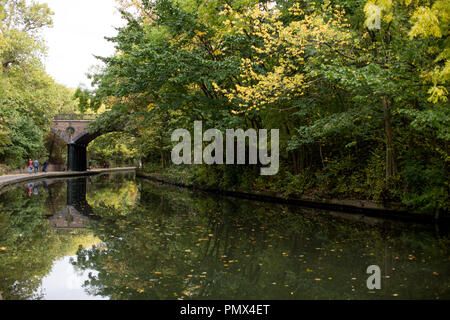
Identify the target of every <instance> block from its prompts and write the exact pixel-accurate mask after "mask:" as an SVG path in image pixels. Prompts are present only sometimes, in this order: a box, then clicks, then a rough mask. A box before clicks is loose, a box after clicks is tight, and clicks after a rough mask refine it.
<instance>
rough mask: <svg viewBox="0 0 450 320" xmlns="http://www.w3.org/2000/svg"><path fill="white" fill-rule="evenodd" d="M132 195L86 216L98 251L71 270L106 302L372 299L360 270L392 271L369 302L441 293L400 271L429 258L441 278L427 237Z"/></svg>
mask: <svg viewBox="0 0 450 320" xmlns="http://www.w3.org/2000/svg"><path fill="white" fill-rule="evenodd" d="M140 193H141V195H140V203H139V204H138V205H137V206H135V207H128V208H125V207H123V208H121V209H120V210H117V209H115V208H113V207H96V208H94V211H95V213H96V215H97V216H100V217H102V219H100V220H98V221H96V223H95V225H94V226H93V228H94V230H95V233H96V235H97V236H98V237H99V238H101V240H102V241H103V242H104V244H105V246H106V247H107V250H105V249H104V248H103V249H98V248H93V249H91V250H80V251H79V252H78V262H77V263H76V264H77V266H78V267H80V268H81V269H94V270H97V271H98V272H99V274H98V275H96V276H91V278H90V281H89V283H88V284H87V288H89V290H92V292H96V294H99V295H102V296H109V297H111V298H113V299H129V298H145V299H175V298H180V297H184V298H208V299H209V298H211V299H230V298H232V299H234V298H239V299H273V298H276V299H278V298H283V299H289V298H297V299H301V298H308V299H311V298H314V297H318V298H326V299H329V298H335V299H343V298H344V299H345V298H373V297H374V296H373V295H372V294H370V293H368V292H367V291H368V290H367V288H366V287H365V285H366V283H365V280H366V279H367V275H366V274H365V268H367V266H369V265H371V264H378V265H380V266H385V267H386V268H385V269H387V268H391V267H395V268H396V270H397V271H396V272H395V273H393V274H391V275H390V276H391V277H390V279H389V282H388V283H389V285H387V286H386V288H385V289H384V291H383V290H382V292H381V293H380V294H379V295H378V297H383V298H389V297H390V294H391V293H400V296H401V295H408V294H409V293H408V292H413V293H414V294H415V297H435V295H436V296H437V295H440V296H442V295H445V290H446V289H447V288H446V286H445V285H443V284H442V283H439V282H437V281H436V280H435V279H434V278H433V277H435V276H434V275H433V274H432V273H428V274H427V275H424V274H423V271H422V270H421V266H420V263H421V262H420V263H419V261H418V259H417V260H415V261H414V260H407V261H408V263H405V260H404V259H405V257H406V259H407V258H408V257H409V254H411V253H413V252H415V253H414V254H415V255H416V256H419V255H420V256H427V257H428V256H431V257H432V258H427V266H428V267H429V268H435V269H436V270H439V272H440V273H442V274H443V276H447V277H448V271H446V268H445V266H444V265H443V264H442V263H441V262H439V261H438V259H437V257H441V258H442V256H445V252H442V248H446V246H445V245H444V246H438V247H439V248H440V249H439V250H437V251H436V250H435V249H436V245H438V244H437V243H436V241H435V240H434V239H433V237H432V236H430V235H429V234H428V236H427V240H425V241H423V239H424V238H423V237H424V236H425V235H427V233H424V234H419V233H414V232H411V234H412V235H414V236H413V238H414V237H416V238H417V239H416V241H417V242H416V243H411V242H409V241H405V239H404V238H402V237H403V235H404V234H405V232H398V231H394V232H391V231H383V229H380V228H372V227H368V226H364V225H360V224H357V223H348V222H345V223H342V222H340V221H339V220H337V219H332V218H330V217H328V216H325V217H324V216H322V215H321V214H320V213H318V211H315V210H309V209H301V210H299V212H296V213H295V214H293V213H292V212H290V210H291V209H290V208H288V207H282V206H273V205H265V204H264V205H263V204H259V203H254V202H248V201H242V200H239V201H236V200H234V199H233V200H227V199H223V198H213V197H211V196H207V197H204V196H201V195H193V194H191V193H190V192H187V191H185V190H181V189H178V188H169V187H166V186H161V185H153V184H150V183H142V184H141V185H140ZM387 235H388V237H390V238H391V239H388V240H386V237H387ZM395 257H399V259H397V260H395V259H394V258H395ZM392 261H394V262H393V263H392ZM405 277H408V278H409V279H411V280H410V281H408V282H405V281H404V278H405ZM352 278H353V279H357V280H358V281H355V280H352ZM386 281H387V280H386ZM424 282H425V283H427V285H429V286H430V290H428V291H427V290H425V289H424ZM386 283H387V282H386ZM402 285H403V287H402ZM352 289H353V290H355V291H352ZM394 289H395V290H397V291H399V292H394V291H392V290H394ZM291 293H292V294H291Z"/></svg>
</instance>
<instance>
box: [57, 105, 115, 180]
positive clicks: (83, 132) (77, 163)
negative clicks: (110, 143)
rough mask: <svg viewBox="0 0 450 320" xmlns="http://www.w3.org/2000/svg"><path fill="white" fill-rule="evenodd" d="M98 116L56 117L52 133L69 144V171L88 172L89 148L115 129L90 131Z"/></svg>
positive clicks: (70, 115) (73, 115)
mask: <svg viewBox="0 0 450 320" xmlns="http://www.w3.org/2000/svg"><path fill="white" fill-rule="evenodd" d="M96 118H97V115H92V114H59V115H57V116H55V118H54V120H53V124H52V125H51V127H50V131H51V132H53V133H54V134H56V135H57V136H59V137H60V138H62V139H63V140H64V141H65V142H66V144H67V170H68V171H86V170H87V146H88V145H89V143H91V141H93V140H94V139H96V138H97V137H99V136H101V135H103V134H106V133H109V132H114V131H120V130H115V129H107V130H97V131H95V132H90V131H89V130H88V126H89V124H91V123H92V122H93V121H94V120H95V119H96Z"/></svg>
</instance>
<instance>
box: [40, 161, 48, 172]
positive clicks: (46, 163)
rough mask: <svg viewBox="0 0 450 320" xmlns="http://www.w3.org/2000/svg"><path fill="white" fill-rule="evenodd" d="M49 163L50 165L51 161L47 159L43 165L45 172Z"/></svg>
mask: <svg viewBox="0 0 450 320" xmlns="http://www.w3.org/2000/svg"><path fill="white" fill-rule="evenodd" d="M48 165H49V161H48V160H45V162H44V166H43V167H42V171H43V172H45V173H47V170H48Z"/></svg>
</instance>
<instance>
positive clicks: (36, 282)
mask: <svg viewBox="0 0 450 320" xmlns="http://www.w3.org/2000/svg"><path fill="white" fill-rule="evenodd" d="M39 188H40V190H39V196H29V195H28V194H27V192H26V189H24V188H17V189H13V190H10V191H8V192H6V193H3V194H2V195H0V247H4V248H6V249H5V250H4V251H1V252H0V294H1V295H2V297H3V299H40V298H42V297H43V293H42V292H41V291H40V286H41V283H42V279H43V278H44V277H45V276H46V275H48V274H49V272H50V271H51V269H52V265H53V262H54V261H56V260H57V259H59V258H61V257H64V256H67V255H73V254H75V252H76V251H77V250H78V248H79V245H80V244H81V245H83V246H90V245H91V244H92V243H95V242H96V241H97V240H95V239H94V237H93V235H92V233H91V232H90V230H61V229H54V228H52V227H51V224H50V220H49V219H48V216H49V215H52V214H55V213H58V212H60V210H63V209H64V208H65V206H66V198H67V197H66V193H67V191H68V190H67V188H66V184H65V183H64V182H63V181H62V182H61V181H47V184H46V186H45V187H44V185H41V186H40V187H39Z"/></svg>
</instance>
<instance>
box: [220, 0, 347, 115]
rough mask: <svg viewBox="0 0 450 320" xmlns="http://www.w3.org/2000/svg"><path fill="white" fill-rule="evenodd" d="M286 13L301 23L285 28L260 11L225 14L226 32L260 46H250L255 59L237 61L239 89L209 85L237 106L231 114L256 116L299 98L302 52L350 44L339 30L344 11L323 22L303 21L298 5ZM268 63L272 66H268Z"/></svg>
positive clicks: (274, 15)
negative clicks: (278, 104) (269, 106)
mask: <svg viewBox="0 0 450 320" xmlns="http://www.w3.org/2000/svg"><path fill="white" fill-rule="evenodd" d="M290 11H291V14H292V15H293V16H294V17H296V16H302V18H301V19H298V20H296V19H293V21H291V22H290V23H289V24H284V23H282V21H280V17H281V13H280V12H279V11H278V10H276V9H270V10H269V9H267V8H261V7H260V6H259V5H256V6H254V7H252V8H250V10H248V11H246V12H245V13H242V14H240V13H237V12H235V11H233V9H232V8H230V7H227V8H226V10H224V12H223V14H225V15H227V16H228V18H229V20H228V21H227V22H226V23H225V24H226V25H228V26H230V29H232V30H230V31H233V32H234V33H240V34H243V35H245V36H247V37H251V38H252V39H259V44H258V45H253V46H252V49H253V51H254V52H255V54H253V56H252V57H251V58H243V59H242V60H241V66H240V76H239V78H240V79H241V82H240V84H237V85H235V87H234V88H233V89H228V90H222V89H221V88H219V86H218V85H217V84H213V86H214V88H215V90H216V91H217V92H220V93H221V94H223V95H224V96H225V97H227V98H228V100H229V101H230V102H234V103H235V105H238V106H239V109H238V110H235V111H234V113H247V112H250V111H259V110H260V108H264V107H265V106H267V105H270V104H274V103H276V102H277V101H279V100H280V99H281V98H294V97H296V96H301V95H303V94H304V92H305V90H306V89H307V88H308V86H309V84H308V81H307V77H306V74H305V73H304V72H302V69H303V68H304V66H305V50H306V48H308V47H309V48H316V49H318V48H319V47H322V46H323V45H324V44H327V45H330V44H332V45H336V44H339V45H343V44H344V43H345V42H346V41H348V40H349V39H350V34H348V33H347V32H346V31H342V30H341V29H339V28H338V26H339V27H343V26H344V27H345V26H347V24H346V21H345V20H344V18H343V11H340V10H338V9H335V11H334V12H333V13H332V14H331V18H330V17H327V19H325V17H323V16H321V15H320V14H318V13H312V14H311V15H305V13H304V11H303V10H302V9H301V8H300V5H299V4H295V5H294V6H293V7H292V8H290ZM233 22H234V23H233ZM268 59H269V60H271V61H273V63H271V66H268V63H267V60H268Z"/></svg>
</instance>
